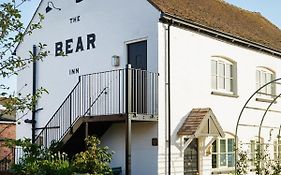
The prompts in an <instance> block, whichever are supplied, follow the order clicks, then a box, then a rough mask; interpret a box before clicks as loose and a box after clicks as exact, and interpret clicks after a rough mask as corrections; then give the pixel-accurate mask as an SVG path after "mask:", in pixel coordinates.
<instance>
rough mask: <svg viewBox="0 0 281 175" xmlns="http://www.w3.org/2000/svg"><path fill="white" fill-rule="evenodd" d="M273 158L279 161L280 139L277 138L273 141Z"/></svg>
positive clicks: (280, 153)
mask: <svg viewBox="0 0 281 175" xmlns="http://www.w3.org/2000/svg"><path fill="white" fill-rule="evenodd" d="M273 146H274V160H277V161H281V139H280V138H278V139H276V140H275V141H274V144H273Z"/></svg>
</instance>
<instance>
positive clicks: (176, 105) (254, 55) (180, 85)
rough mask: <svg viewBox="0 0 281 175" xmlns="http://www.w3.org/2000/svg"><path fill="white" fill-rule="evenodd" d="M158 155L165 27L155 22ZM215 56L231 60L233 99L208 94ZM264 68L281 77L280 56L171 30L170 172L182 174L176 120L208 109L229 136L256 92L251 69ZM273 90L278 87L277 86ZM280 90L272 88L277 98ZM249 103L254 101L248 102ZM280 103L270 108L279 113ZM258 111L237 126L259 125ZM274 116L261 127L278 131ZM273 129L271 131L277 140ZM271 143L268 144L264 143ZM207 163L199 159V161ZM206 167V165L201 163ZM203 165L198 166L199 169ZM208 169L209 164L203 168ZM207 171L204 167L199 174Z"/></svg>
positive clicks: (245, 133)
mask: <svg viewBox="0 0 281 175" xmlns="http://www.w3.org/2000/svg"><path fill="white" fill-rule="evenodd" d="M158 28H159V45H158V47H159V48H158V49H159V57H158V59H159V62H158V66H159V73H160V79H159V80H160V83H159V84H160V87H159V94H160V95H159V110H160V111H159V118H160V121H159V142H160V144H159V157H160V155H164V153H165V132H164V131H165V128H166V124H165V120H164V116H165V103H164V101H165V96H164V95H165V64H164V63H165V59H164V58H165V37H164V36H165V28H164V27H163V24H161V23H159V25H158ZM215 55H220V56H226V57H229V58H231V59H233V60H234V61H236V62H237V67H238V68H237V74H238V75H237V77H238V80H237V84H238V96H239V97H238V98H233V97H225V96H216V95H212V94H211V92H212V90H211V57H212V56H215ZM257 66H264V67H268V68H271V69H272V70H274V71H275V72H276V77H280V76H281V72H280V66H281V61H280V58H277V57H274V56H271V55H267V54H264V53H261V52H258V51H254V50H250V49H245V48H241V47H239V46H237V45H233V44H229V43H226V42H224V41H220V40H218V39H214V38H210V37H207V36H206V35H202V34H198V33H195V32H191V31H188V30H185V29H181V28H176V27H171V119H172V122H171V125H172V155H173V156H172V157H173V161H172V172H173V174H182V173H183V167H182V162H183V156H181V154H180V153H181V152H180V150H179V148H178V144H179V140H178V137H177V131H178V129H179V127H181V125H180V124H181V121H182V120H183V119H185V117H186V115H187V114H188V113H189V112H190V111H191V110H192V109H193V108H205V107H210V108H212V110H213V112H214V114H215V115H216V117H217V119H218V121H219V123H220V125H221V126H222V127H223V130H224V131H228V132H230V133H235V126H236V122H237V118H238V116H239V113H240V111H241V109H242V107H243V105H244V103H245V102H246V100H247V99H248V98H249V97H250V95H251V94H252V93H253V92H254V91H255V90H256V67H257ZM277 87H278V86H277ZM279 93H280V88H278V89H277V94H279ZM254 99H255V98H254ZM268 105H269V103H264V102H256V101H255V100H253V101H251V103H250V106H255V107H260V108H267V106H268ZM280 105H281V104H280V102H279V101H278V103H277V104H274V105H273V106H272V108H273V109H278V108H279V109H280ZM263 113H264V111H257V110H252V111H251V110H246V111H245V113H244V115H243V116H242V118H241V123H244V124H249V125H253V124H254V125H259V123H260V120H261V117H262V115H263ZM280 123H281V117H280V114H279V115H278V114H277V113H272V112H271V113H269V114H268V115H267V117H266V119H265V121H264V125H267V126H275V127H279V125H280ZM269 130H270V129H262V136H263V137H264V138H265V140H266V141H267V140H269ZM257 131H258V128H252V127H240V128H239V132H238V136H239V141H241V142H249V140H250V139H252V138H253V137H254V136H257V135H258V132H257ZM277 132H278V130H276V129H275V130H274V131H273V132H272V137H276V136H277ZM270 142H271V143H273V141H270ZM204 160H206V161H210V159H209V158H207V157H204V158H203V161H204ZM158 164H159V165H158V166H159V174H164V169H163V168H162V169H161V167H164V166H163V159H159V160H158ZM203 164H210V162H209V163H208V162H205V163H204V162H203ZM205 168H206V167H204V169H205ZM209 168H210V166H209ZM208 171H210V170H207V169H205V171H204V172H205V173H204V174H208V173H207V172H208Z"/></svg>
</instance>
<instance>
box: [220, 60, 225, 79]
mask: <svg viewBox="0 0 281 175" xmlns="http://www.w3.org/2000/svg"><path fill="white" fill-rule="evenodd" d="M219 76H220V77H224V76H225V65H224V63H219Z"/></svg>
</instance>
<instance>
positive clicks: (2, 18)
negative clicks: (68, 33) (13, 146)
mask: <svg viewBox="0 0 281 175" xmlns="http://www.w3.org/2000/svg"><path fill="white" fill-rule="evenodd" d="M27 1H30V0H7V1H1V2H0V79H3V78H10V77H11V76H14V75H17V74H18V72H19V71H21V70H23V69H25V68H26V67H28V66H30V64H32V63H34V62H36V61H42V60H43V58H45V57H46V56H47V55H48V51H47V50H46V45H45V44H42V43H37V44H36V46H37V54H36V55H34V54H33V53H32V52H31V51H29V55H28V56H26V57H24V58H23V57H20V56H17V55H15V50H16V47H17V45H18V44H20V43H22V42H23V41H24V37H25V36H26V35H31V34H32V33H33V32H34V31H35V30H38V29H41V28H42V26H41V24H42V21H43V20H44V16H43V15H42V14H38V16H36V19H37V20H34V21H33V22H32V23H31V24H30V25H29V26H28V28H25V26H24V24H23V22H22V18H21V17H22V16H21V11H20V10H19V7H20V6H21V5H22V4H24V3H27ZM30 50H32V48H30ZM26 86H27V84H26V85H25V86H24V87H20V88H25V87H26ZM9 89H10V87H9V86H7V85H6V84H2V83H1V82H0V92H1V93H0V102H1V101H2V100H6V99H9V100H6V101H7V102H8V103H6V104H5V109H4V111H1V113H0V117H2V116H5V115H15V113H16V112H20V113H21V114H22V117H24V116H25V115H26V114H27V113H28V112H29V111H31V110H34V109H35V105H36V103H37V101H38V99H39V98H40V97H41V95H42V94H43V93H47V91H46V90H45V89H44V88H42V87H41V88H39V89H38V90H37V91H36V93H35V94H25V95H22V94H21V93H20V92H17V93H16V92H14V93H12V94H11V92H9ZM19 119H20V118H19ZM19 119H18V120H19Z"/></svg>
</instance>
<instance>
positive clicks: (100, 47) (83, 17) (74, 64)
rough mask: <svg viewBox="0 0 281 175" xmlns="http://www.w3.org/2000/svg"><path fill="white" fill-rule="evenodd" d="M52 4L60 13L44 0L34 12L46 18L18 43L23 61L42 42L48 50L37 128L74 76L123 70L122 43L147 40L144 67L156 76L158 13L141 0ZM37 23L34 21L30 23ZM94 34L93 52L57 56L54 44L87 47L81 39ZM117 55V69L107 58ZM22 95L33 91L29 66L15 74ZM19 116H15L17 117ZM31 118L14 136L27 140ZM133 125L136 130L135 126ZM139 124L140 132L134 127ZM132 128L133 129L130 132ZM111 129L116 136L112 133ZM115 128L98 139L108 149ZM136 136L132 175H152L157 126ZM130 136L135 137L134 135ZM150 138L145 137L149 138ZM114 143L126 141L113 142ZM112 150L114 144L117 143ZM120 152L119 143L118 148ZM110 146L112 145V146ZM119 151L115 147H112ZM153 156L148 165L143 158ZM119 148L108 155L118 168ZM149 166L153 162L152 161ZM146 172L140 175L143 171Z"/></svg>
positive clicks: (41, 64) (40, 72)
mask: <svg viewBox="0 0 281 175" xmlns="http://www.w3.org/2000/svg"><path fill="white" fill-rule="evenodd" d="M52 2H53V3H54V5H55V6H56V7H58V8H61V9H62V10H60V11H59V10H55V9H53V10H51V11H50V12H49V13H46V12H45V8H46V7H47V4H48V1H47V0H44V1H43V2H42V5H41V7H40V8H39V10H38V12H37V13H42V14H43V15H44V16H45V19H44V21H43V23H42V29H40V30H36V31H34V32H33V34H32V35H31V36H27V37H25V41H24V42H23V43H22V44H20V45H19V47H18V49H17V55H19V56H22V57H28V51H29V50H32V46H33V45H34V44H38V43H43V44H47V48H46V49H47V50H48V51H50V53H49V55H48V57H46V58H44V60H43V61H42V62H39V63H38V73H37V77H38V79H37V82H36V84H37V87H44V88H46V89H47V90H48V91H49V94H44V95H43V96H42V99H40V100H39V103H38V108H43V110H42V111H39V112H37V114H36V120H37V124H36V125H37V127H44V126H45V124H46V122H47V121H48V120H49V119H50V117H51V116H52V115H53V114H54V112H55V111H56V110H57V109H58V107H59V106H60V105H61V103H62V102H63V100H64V99H65V98H66V96H67V95H68V94H69V93H70V91H71V90H72V89H73V87H74V85H75V84H76V83H77V82H78V76H80V75H84V74H90V73H96V72H101V71H107V70H113V69H121V68H125V65H126V64H127V47H126V45H127V43H132V42H135V41H138V40H147V44H148V46H147V59H148V60H147V65H148V71H151V72H157V71H158V70H157V58H158V50H157V45H158V38H157V37H158V35H157V32H158V28H157V22H158V20H159V15H160V14H159V12H158V10H156V9H155V8H154V7H153V6H152V5H151V4H150V3H149V2H147V1H146V0H120V1H115V0H106V1H91V0H84V1H82V2H81V3H78V4H76V3H75V0H72V1H69V0H53V1H52ZM77 16H80V21H79V22H77V23H70V18H73V17H77ZM34 20H35V21H36V18H35V19H34ZM90 33H94V34H95V35H96V42H95V45H96V48H95V49H91V50H85V51H83V52H78V53H72V54H69V55H68V56H65V57H56V56H55V55H54V54H55V48H54V47H55V43H56V42H59V41H62V42H64V41H65V40H66V39H70V38H73V40H74V42H73V44H72V46H73V47H74V49H75V46H76V42H77V38H78V37H79V36H82V37H83V44H84V47H86V38H85V37H86V35H87V34H90ZM113 55H118V56H120V66H119V67H113V66H112V65H111V57H112V56H113ZM74 68H80V73H79V74H75V75H69V70H70V69H74ZM26 83H27V86H26V87H25V88H24V89H22V90H21V93H22V94H28V93H31V92H32V66H30V67H29V68H27V69H25V70H23V71H21V72H20V75H19V76H18V88H19V89H20V88H21V87H23V86H24V85H25V84H26ZM21 115H22V114H19V115H18V117H20V116H21ZM27 118H28V119H31V112H29V113H28V115H26V116H25V117H23V118H22V119H21V124H20V125H18V126H17V129H18V132H17V138H22V137H31V126H30V124H25V123H24V122H23V121H24V120H25V119H27ZM134 126H135V127H136V128H134ZM140 126H141V128H139V127H140ZM134 130H135V131H134ZM116 131H118V132H120V133H115V132H116ZM122 131H123V130H122V129H120V127H119V128H118V127H117V129H114V127H113V128H111V129H110V130H109V131H108V132H107V135H109V137H104V138H103V141H104V142H105V143H106V144H108V145H114V143H115V141H114V139H111V138H112V135H114V134H117V135H119V136H120V135H121V136H122V134H123V132H122ZM133 131H134V132H136V134H135V136H134V138H133V141H135V142H134V144H133V152H134V154H133V160H132V162H133V167H135V168H134V169H133V171H134V173H133V174H155V172H157V163H156V161H157V147H152V146H151V139H152V138H153V137H157V125H150V124H147V126H146V124H142V125H133ZM133 135H134V134H133ZM148 135H149V136H148ZM115 139H117V140H118V142H125V139H122V140H121V139H120V138H119V137H117V138H115ZM116 146H117V145H116ZM122 146H123V148H124V145H122ZM113 148H115V145H114V146H113ZM117 150H118V149H117ZM151 155H152V156H153V158H149V160H148V161H143V158H145V157H150V156H151ZM124 156H125V154H124V150H123V149H122V152H121V153H119V152H118V153H116V154H115V155H114V157H113V160H114V161H113V166H115V165H116V166H117V164H118V166H120V165H121V166H122V167H123V171H124V170H125V169H124V161H122V162H116V160H122V159H123V158H124ZM153 162H154V163H153ZM142 172H145V173H142Z"/></svg>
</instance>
